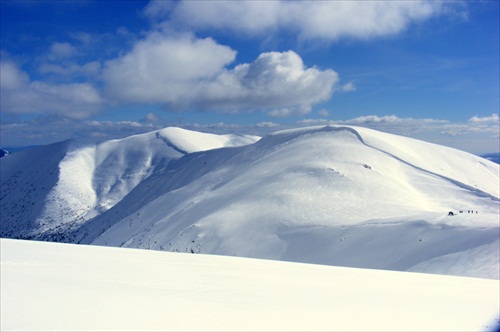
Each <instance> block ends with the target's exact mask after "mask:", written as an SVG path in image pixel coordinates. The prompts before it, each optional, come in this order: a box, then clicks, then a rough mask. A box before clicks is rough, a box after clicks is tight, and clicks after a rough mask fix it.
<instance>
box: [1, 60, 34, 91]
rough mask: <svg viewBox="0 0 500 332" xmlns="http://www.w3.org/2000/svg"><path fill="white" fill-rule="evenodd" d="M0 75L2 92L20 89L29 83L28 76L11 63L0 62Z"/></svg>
mask: <svg viewBox="0 0 500 332" xmlns="http://www.w3.org/2000/svg"><path fill="white" fill-rule="evenodd" d="M0 73H1V75H0V86H1V89H2V91H10V90H16V89H20V88H22V87H24V86H25V85H27V84H28V82H29V77H28V74H26V73H25V72H23V71H21V70H20V69H19V68H17V66H16V65H15V64H14V63H12V62H1V63H0Z"/></svg>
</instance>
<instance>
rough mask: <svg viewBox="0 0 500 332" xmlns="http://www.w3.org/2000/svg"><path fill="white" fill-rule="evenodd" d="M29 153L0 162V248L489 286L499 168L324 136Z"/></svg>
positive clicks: (497, 232) (178, 136)
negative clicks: (286, 266)
mask: <svg viewBox="0 0 500 332" xmlns="http://www.w3.org/2000/svg"><path fill="white" fill-rule="evenodd" d="M234 145H238V146H234ZM207 148H210V149H208V150H207ZM33 151H34V152H30V153H29V154H24V156H23V155H20V156H18V157H16V155H17V154H15V155H12V156H9V158H2V160H0V165H1V171H2V186H1V191H2V195H1V196H0V197H1V200H0V204H1V207H2V210H1V211H2V223H1V231H2V232H1V235H2V236H3V237H11V238H25V239H43V240H49V241H59V242H71V243H82V244H94V245H105V246H115V247H128V248H142V249H154V250H161V251H171V252H187V253H197V254H216V255H226V256H240V257H250V258H261V259H274V260H282V261H292V262H301V263H314V264H324V265H332V266H344V267H355V268H370V269H382V270H395V271H407V270H411V271H418V272H425V273H445V274H452V275H459V276H474V277H480V278H490V279H497V280H498V279H500V267H499V264H498V258H499V250H500V248H499V245H500V242H499V238H500V225H499V215H500V205H499V201H500V197H499V192H498V190H499V187H500V167H499V165H497V164H494V163H492V162H490V161H488V160H486V159H483V158H480V157H477V156H474V155H471V154H468V153H465V152H462V151H458V150H455V149H451V148H447V147H443V146H439V145H435V144H430V143H426V142H422V141H418V140H414V139H410V138H406V137H402V136H396V135H390V134H385V133H381V132H377V131H373V130H370V129H366V128H360V127H350V126H349V127H348V126H326V127H309V128H300V129H295V130H288V131H281V132H276V133H273V134H271V135H268V136H266V137H263V138H262V139H260V140H259V139H258V138H257V137H251V136H239V135H213V134H206V133H197V132H192V131H186V130H184V129H181V128H166V129H162V130H159V131H155V132H151V133H147V134H142V135H136V136H132V137H129V138H126V139H122V140H114V141H107V142H103V143H101V144H98V145H95V146H78V145H77V144H76V143H65V144H62V143H61V144H59V145H53V146H49V147H45V148H43V149H42V150H36V149H35V150H33ZM39 151H44V153H42V152H39ZM33 156H36V158H37V159H36V160H34V159H33V158H34V157H33ZM30 158H31V159H30ZM4 159H8V160H5V161H4ZM26 165H27V166H26ZM40 174H43V175H44V177H40ZM40 188H45V189H40ZM54 193H56V194H54ZM471 210H473V211H474V213H470V211H471ZM449 211H453V212H454V213H455V215H453V216H448V212H449ZM459 211H462V212H463V213H460V212H459ZM44 213H45V214H44Z"/></svg>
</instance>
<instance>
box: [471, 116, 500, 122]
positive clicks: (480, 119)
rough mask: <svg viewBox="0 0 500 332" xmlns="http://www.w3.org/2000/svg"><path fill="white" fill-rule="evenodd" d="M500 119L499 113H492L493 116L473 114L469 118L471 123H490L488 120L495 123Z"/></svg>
mask: <svg viewBox="0 0 500 332" xmlns="http://www.w3.org/2000/svg"><path fill="white" fill-rule="evenodd" d="M499 121H500V118H499V117H498V114H492V115H491V116H486V117H478V116H477V115H476V116H473V117H472V118H470V119H469V121H468V122H469V123H488V122H493V123H498V122H499Z"/></svg>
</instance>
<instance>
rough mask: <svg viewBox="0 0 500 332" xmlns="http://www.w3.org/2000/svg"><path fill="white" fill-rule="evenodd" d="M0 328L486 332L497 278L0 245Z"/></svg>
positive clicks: (494, 312) (495, 304) (494, 323)
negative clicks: (0, 284)
mask: <svg viewBox="0 0 500 332" xmlns="http://www.w3.org/2000/svg"><path fill="white" fill-rule="evenodd" d="M0 246H1V252H2V255H1V264H2V265H1V267H2V268H1V280H2V292H1V308H2V310H0V315H1V316H0V329H1V330H2V331H13V330H16V331H91V330H92V331H110V330H113V331H180V330H187V331H195V330H196V331H224V330H229V331H237V330H238V331H241V330H243V331H254V330H263V331H297V330H298V331H322V330H327V331H494V330H495V329H496V328H497V327H498V322H499V320H498V319H499V318H500V317H499V316H498V313H499V310H500V305H499V301H500V300H499V298H498V294H499V291H500V289H499V283H498V281H497V280H486V279H478V278H463V277H450V276H436V275H426V274H420V273H403V272H393V271H380V270H379V271H377V270H367V269H350V268H339V267H332V266H320V265H312V264H296V263H288V262H277V261H266V260H256V259H247V258H240V257H222V256H207V255H190V254H189V255H188V254H175V253H166V252H157V251H151V250H149V251H146V250H132V249H123V248H103V247H95V246H78V245H68V244H60V243H44V242H33V241H20V240H11V239H2V240H1V241H0Z"/></svg>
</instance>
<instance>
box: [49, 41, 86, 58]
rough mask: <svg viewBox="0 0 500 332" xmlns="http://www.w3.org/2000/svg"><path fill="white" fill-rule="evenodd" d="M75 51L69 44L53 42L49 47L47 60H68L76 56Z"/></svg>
mask: <svg viewBox="0 0 500 332" xmlns="http://www.w3.org/2000/svg"><path fill="white" fill-rule="evenodd" d="M77 53H78V52H77V49H76V47H74V46H73V45H71V44H70V43H59V42H55V43H53V44H52V45H51V46H50V51H49V53H48V54H47V58H48V59H49V60H51V61H57V60H60V59H65V58H70V57H73V56H75V55H76V54H77Z"/></svg>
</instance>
